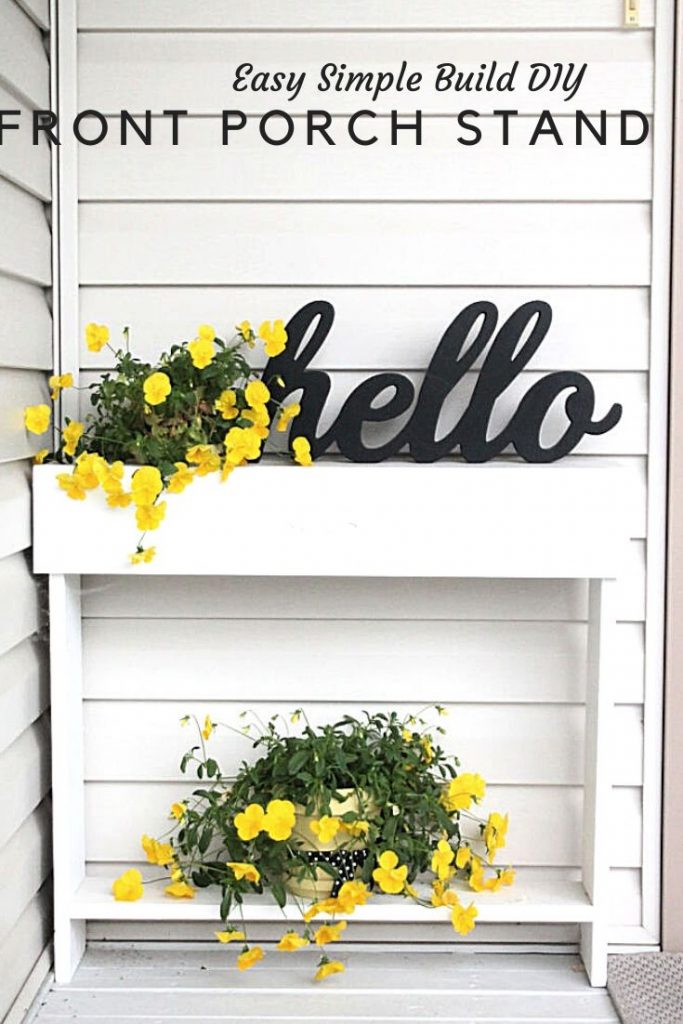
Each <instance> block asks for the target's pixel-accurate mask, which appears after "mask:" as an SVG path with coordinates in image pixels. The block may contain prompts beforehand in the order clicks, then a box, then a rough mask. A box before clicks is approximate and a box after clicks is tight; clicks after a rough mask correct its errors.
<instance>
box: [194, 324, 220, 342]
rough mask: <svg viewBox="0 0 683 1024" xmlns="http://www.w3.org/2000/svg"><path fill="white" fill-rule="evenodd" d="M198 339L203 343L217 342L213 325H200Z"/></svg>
mask: <svg viewBox="0 0 683 1024" xmlns="http://www.w3.org/2000/svg"><path fill="white" fill-rule="evenodd" d="M197 337H198V338H200V339H201V340H202V341H215V340H216V329H215V327H212V326H211V324H200V325H199V327H198V328H197Z"/></svg>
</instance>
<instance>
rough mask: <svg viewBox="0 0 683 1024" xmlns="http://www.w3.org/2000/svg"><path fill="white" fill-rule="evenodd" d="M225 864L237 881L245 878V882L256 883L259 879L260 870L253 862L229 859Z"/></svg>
mask: <svg viewBox="0 0 683 1024" xmlns="http://www.w3.org/2000/svg"><path fill="white" fill-rule="evenodd" d="M227 865H228V867H229V868H230V870H231V871H232V873H233V875H234V876H235V878H236V879H237V881H238V882H241V881H242V879H245V881H247V882H253V883H254V884H256V882H259V881H260V880H261V872H260V871H259V869H258V868H257V867H255V866H254V865H253V864H242V863H241V862H240V861H234V860H229V861H228V862H227Z"/></svg>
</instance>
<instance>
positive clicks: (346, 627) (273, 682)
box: [0, 618, 644, 706]
mask: <svg viewBox="0 0 683 1024" xmlns="http://www.w3.org/2000/svg"><path fill="white" fill-rule="evenodd" d="M618 629H619V644H618V648H617V649H618V652H619V653H618V657H619V670H618V672H617V677H618V680H619V684H618V693H617V694H616V699H617V700H618V701H620V702H621V703H629V702H639V701H640V700H642V690H643V671H644V668H643V634H642V628H641V626H640V625H639V624H637V623H627V624H622V625H620V626H619V627H618ZM198 635H201V637H202V643H201V646H200V647H199V648H198V647H197V645H196V642H195V640H196V637H197V636H198ZM245 636H248V637H249V642H250V644H251V645H252V646H253V647H254V649H256V650H258V651H260V655H259V673H258V676H257V678H255V679H253V680H252V681H251V683H250V686H249V700H250V702H254V701H272V700H278V699H281V697H282V694H283V693H285V694H288V695H291V697H290V699H291V700H292V701H293V702H294V703H296V702H297V701H298V700H301V699H305V695H306V694H307V692H308V691H307V687H306V685H305V684H303V683H302V680H306V679H312V678H316V687H315V696H316V699H317V700H320V701H329V702H330V705H331V706H334V704H335V702H336V701H337V700H338V698H339V694H340V693H343V694H344V699H345V700H350V701H363V700H364V699H367V698H369V697H372V700H373V701H380V702H385V701H389V702H391V701H410V700H411V699H413V697H414V694H415V680H416V679H418V678H419V679H421V683H420V696H421V699H422V700H424V701H425V702H439V703H443V702H445V703H448V704H456V705H460V704H463V703H470V702H473V701H474V702H476V703H480V702H486V703H492V704H495V703H497V702H502V703H512V702H520V703H531V702H536V701H537V702H540V703H552V702H560V703H562V702H575V701H581V700H583V698H584V695H585V662H586V653H585V651H586V649H585V643H586V629H585V626H584V625H583V624H582V623H552V622H551V623H546V622H514V621H511V622H453V621H448V620H444V621H438V620H436V621H424V620H423V621H420V620H416V621H413V622H411V621H405V620H403V621H401V620H395V621H378V620H374V621H366V620H363V619H352V620H343V619H336V620H335V619H332V620H328V621H325V620H317V621H316V620H309V621H306V620H297V619H294V620H291V619H280V620H277V619H275V620H272V619H271V620H268V619H266V620H264V621H262V622H259V621H255V620H248V619H247V620H245V619H228V620H226V619H210V620H207V619H138V618H130V619H86V620H85V622H84V637H83V653H84V687H85V692H86V695H87V696H88V697H89V698H91V699H96V700H118V699H125V700H149V699H150V698H152V697H153V693H152V691H151V690H150V687H149V685H148V684H147V680H149V679H150V678H151V677H152V676H153V674H154V672H155V670H156V669H157V667H158V665H159V659H160V652H161V651H163V672H164V699H166V700H181V699H183V698H184V696H185V695H186V694H187V680H188V678H190V677H193V678H194V683H193V686H192V696H193V699H194V700H220V699H221V698H222V697H225V696H226V695H228V694H229V692H230V690H229V688H228V689H226V683H225V680H224V679H223V678H222V677H221V676H217V675H216V674H215V673H214V672H213V666H215V665H217V664H221V665H222V664H229V663H230V661H231V659H232V657H233V652H234V651H235V650H239V649H240V647H241V645H242V644H243V642H244V638H245ZM1 664H2V663H1V662H0V665H1ZM321 664H324V666H325V672H324V675H323V676H322V677H321V678H317V676H318V670H319V666H320V665H321ZM503 666H504V668H503ZM473 679H476V680H477V686H476V690H474V691H473V689H472V680H473Z"/></svg>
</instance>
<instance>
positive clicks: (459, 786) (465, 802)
mask: <svg viewBox="0 0 683 1024" xmlns="http://www.w3.org/2000/svg"><path fill="white" fill-rule="evenodd" d="M485 793H486V783H485V782H484V780H483V779H482V777H481V775H472V774H470V773H469V772H463V774H462V775H458V776H457V777H456V778H455V779H452V780H451V781H450V782H449V783H448V785H447V786H446V788H445V790H444V793H443V796H442V803H443V805H444V807H445V808H446V810H447V811H450V812H451V813H452V812H453V811H468V810H469V809H470V806H471V804H472V801H473V800H474V802H475V803H479V801H480V800H483V798H484V795H485Z"/></svg>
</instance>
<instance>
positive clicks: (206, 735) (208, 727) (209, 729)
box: [202, 715, 215, 740]
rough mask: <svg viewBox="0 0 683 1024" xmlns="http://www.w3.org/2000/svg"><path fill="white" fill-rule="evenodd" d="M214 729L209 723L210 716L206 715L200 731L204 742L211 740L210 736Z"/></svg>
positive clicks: (211, 723)
mask: <svg viewBox="0 0 683 1024" xmlns="http://www.w3.org/2000/svg"><path fill="white" fill-rule="evenodd" d="M214 728H215V726H214V724H213V722H212V721H211V715H206V716H205V718H204V728H203V729H202V736H203V737H204V739H205V740H210V739H211V734H212V732H213V730H214Z"/></svg>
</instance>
